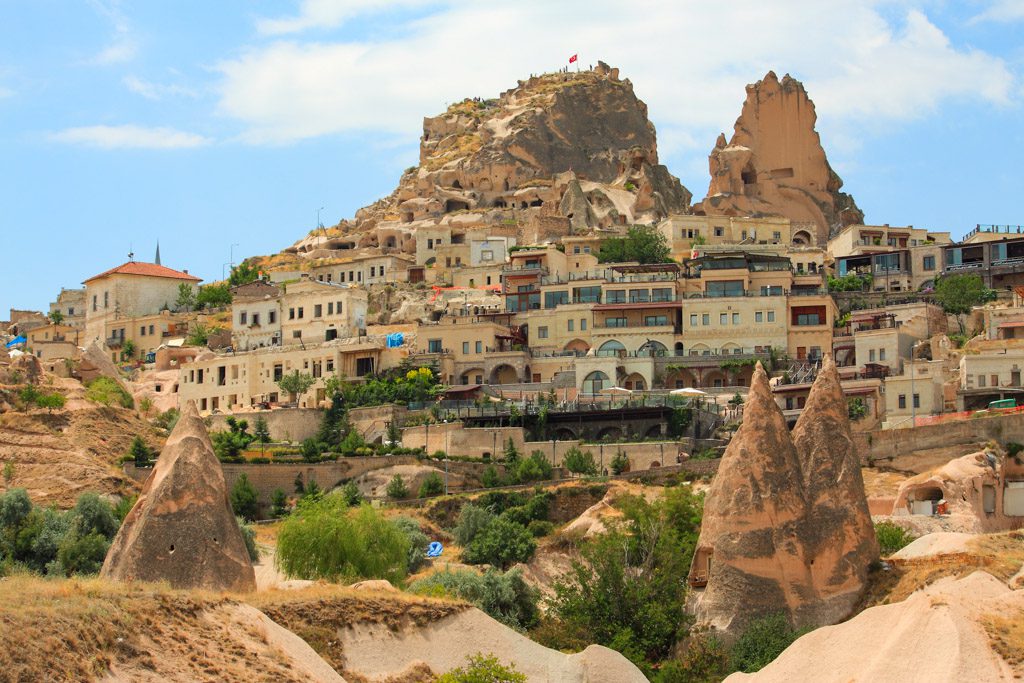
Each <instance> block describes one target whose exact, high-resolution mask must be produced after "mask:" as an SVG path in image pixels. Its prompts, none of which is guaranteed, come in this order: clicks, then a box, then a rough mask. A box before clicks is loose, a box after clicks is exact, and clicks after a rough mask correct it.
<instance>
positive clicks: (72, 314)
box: [50, 287, 85, 329]
mask: <svg viewBox="0 0 1024 683" xmlns="http://www.w3.org/2000/svg"><path fill="white" fill-rule="evenodd" d="M55 311H59V312H60V314H61V315H62V316H64V319H63V320H62V321H61V322H63V323H64V324H65V325H71V326H72V327H76V328H78V329H84V328H85V289H84V288H83V289H64V288H63V287H61V290H60V294H58V295H57V300H56V301H54V302H52V303H51V304H50V313H54V312H55Z"/></svg>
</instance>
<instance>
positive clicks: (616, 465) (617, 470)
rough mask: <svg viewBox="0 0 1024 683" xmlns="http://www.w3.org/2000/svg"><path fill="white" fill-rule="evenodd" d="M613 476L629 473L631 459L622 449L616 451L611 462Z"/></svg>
mask: <svg viewBox="0 0 1024 683" xmlns="http://www.w3.org/2000/svg"><path fill="white" fill-rule="evenodd" d="M610 464H611V468H612V474H622V473H623V472H628V471H629V457H628V456H627V455H626V452H625V451H623V450H622V449H619V450H617V451H615V455H614V456H612V461H611V463H610Z"/></svg>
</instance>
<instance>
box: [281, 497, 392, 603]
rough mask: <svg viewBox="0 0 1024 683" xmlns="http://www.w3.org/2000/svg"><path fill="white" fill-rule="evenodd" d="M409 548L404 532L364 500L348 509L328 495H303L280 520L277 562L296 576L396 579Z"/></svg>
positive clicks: (332, 578)
mask: <svg viewBox="0 0 1024 683" xmlns="http://www.w3.org/2000/svg"><path fill="white" fill-rule="evenodd" d="M409 547H410V543H409V539H408V537H407V536H406V534H405V533H404V532H403V531H402V530H401V529H399V528H398V526H397V525H395V524H393V523H392V522H389V521H388V520H387V519H385V518H384V517H383V516H381V514H380V513H378V512H377V511H376V510H374V509H373V508H371V507H370V506H369V505H361V506H360V507H358V508H349V507H348V506H347V505H346V504H345V501H344V499H343V498H342V497H341V496H339V495H336V494H330V495H326V496H322V497H317V498H304V499H303V500H301V501H300V502H299V504H298V505H297V506H296V508H295V511H294V512H293V513H292V514H291V515H289V516H288V517H287V518H286V519H285V520H284V522H282V524H281V530H280V532H279V534H278V539H277V556H276V564H277V567H278V568H279V569H280V570H281V571H283V572H284V573H285V574H286V575H288V576H292V577H297V578H301V579H314V580H315V579H326V580H328V581H338V580H342V579H344V580H356V579H387V580H388V581H391V582H392V583H397V582H398V581H400V580H401V579H403V578H404V577H405V576H406V573H407V571H408V565H409V552H410V550H409Z"/></svg>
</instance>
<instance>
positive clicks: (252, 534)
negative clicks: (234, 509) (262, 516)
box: [235, 517, 260, 562]
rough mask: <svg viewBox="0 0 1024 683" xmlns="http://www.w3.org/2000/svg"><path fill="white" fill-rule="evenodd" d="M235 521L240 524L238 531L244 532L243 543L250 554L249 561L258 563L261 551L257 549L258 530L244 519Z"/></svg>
mask: <svg viewBox="0 0 1024 683" xmlns="http://www.w3.org/2000/svg"><path fill="white" fill-rule="evenodd" d="M235 521H236V522H238V530H239V531H241V532H242V541H243V542H244V543H245V551H246V552H247V553H249V559H250V560H251V561H253V562H258V561H259V559H260V549H259V548H257V547H256V530H255V529H253V528H252V525H251V524H249V523H248V522H246V521H245V518H244V517H235Z"/></svg>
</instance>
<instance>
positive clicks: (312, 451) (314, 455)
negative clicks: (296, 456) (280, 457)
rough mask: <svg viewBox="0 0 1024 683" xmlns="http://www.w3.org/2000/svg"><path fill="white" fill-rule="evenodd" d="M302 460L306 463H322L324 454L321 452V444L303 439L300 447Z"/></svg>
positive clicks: (314, 440) (313, 440)
mask: <svg viewBox="0 0 1024 683" xmlns="http://www.w3.org/2000/svg"><path fill="white" fill-rule="evenodd" d="M299 450H300V452H301V453H302V459H303V460H305V461H306V462H320V460H321V458H322V457H323V453H321V452H320V450H321V449H320V443H319V442H318V441H317V440H316V439H303V441H302V444H301V445H300V446H299Z"/></svg>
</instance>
